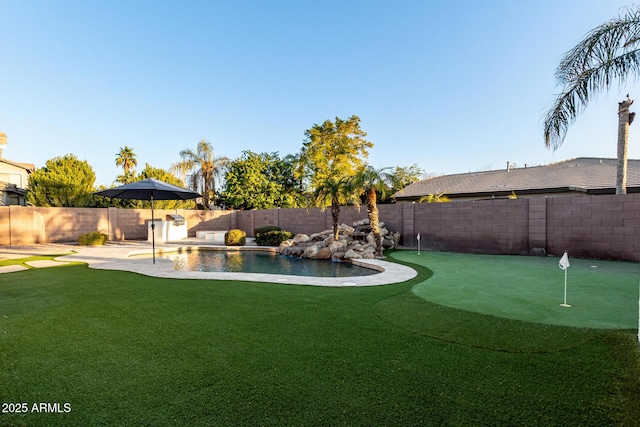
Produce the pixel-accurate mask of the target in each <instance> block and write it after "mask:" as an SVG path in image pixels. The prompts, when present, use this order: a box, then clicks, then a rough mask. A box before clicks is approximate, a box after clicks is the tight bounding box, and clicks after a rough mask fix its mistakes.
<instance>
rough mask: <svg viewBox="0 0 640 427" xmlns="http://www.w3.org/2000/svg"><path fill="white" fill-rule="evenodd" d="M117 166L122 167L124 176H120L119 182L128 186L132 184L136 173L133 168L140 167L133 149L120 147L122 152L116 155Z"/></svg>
mask: <svg viewBox="0 0 640 427" xmlns="http://www.w3.org/2000/svg"><path fill="white" fill-rule="evenodd" d="M116 166H118V167H122V170H123V171H124V174H122V175H119V176H118V178H117V179H116V181H117V182H120V183H122V184H127V183H129V182H132V181H133V180H134V177H135V173H134V171H133V168H134V167H136V166H138V160H136V155H135V153H134V152H133V148H130V147H127V146H126V145H125V146H124V147H120V151H119V152H118V154H116Z"/></svg>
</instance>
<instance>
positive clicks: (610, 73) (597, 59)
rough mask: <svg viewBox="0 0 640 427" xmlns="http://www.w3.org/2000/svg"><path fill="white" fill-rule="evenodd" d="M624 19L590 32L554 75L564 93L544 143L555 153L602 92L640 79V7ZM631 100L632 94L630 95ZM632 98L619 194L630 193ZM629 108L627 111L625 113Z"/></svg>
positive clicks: (623, 124) (621, 141) (624, 118)
mask: <svg viewBox="0 0 640 427" xmlns="http://www.w3.org/2000/svg"><path fill="white" fill-rule="evenodd" d="M624 11H625V12H624V13H622V14H621V15H619V16H618V17H617V18H614V19H612V20H610V21H608V22H605V23H604V24H602V25H600V26H599V27H597V28H595V29H593V30H592V31H591V32H589V33H588V34H587V35H586V36H585V38H584V39H583V40H582V41H581V42H580V43H578V45H577V46H575V47H574V48H573V49H571V50H570V51H568V52H567V53H565V54H564V56H563V57H562V59H561V61H560V64H559V65H558V68H557V69H556V72H555V75H556V79H557V81H558V84H559V85H561V86H562V92H561V93H560V94H559V95H558V96H557V98H556V100H555V102H554V103H553V105H552V106H551V107H550V108H549V110H548V112H547V114H546V116H545V120H544V140H545V145H546V147H547V148H553V149H554V150H555V149H556V148H558V147H559V146H561V145H562V143H563V141H564V138H565V136H566V133H567V130H568V128H569V126H570V125H571V124H572V123H573V122H574V121H575V119H576V117H577V115H578V114H579V113H581V112H582V110H584V108H585V107H586V106H587V104H588V103H589V101H590V100H591V98H592V97H594V96H595V95H596V94H597V93H598V92H601V91H608V90H609V88H610V87H611V84H612V83H613V82H614V81H615V80H617V81H618V82H619V84H620V85H621V86H622V85H623V84H624V83H626V81H627V78H628V77H629V76H630V75H633V76H635V77H636V78H637V77H638V76H640V7H638V6H632V7H627V8H625V9H624ZM627 98H628V96H627ZM631 102H633V101H631V100H630V99H627V101H624V102H622V103H620V111H619V122H620V125H619V127H618V129H619V130H618V178H617V189H616V193H617V194H621V193H625V192H626V189H625V188H624V183H625V182H626V163H627V162H626V150H627V146H628V133H627V132H625V129H626V130H627V131H628V125H629V124H630V123H631V121H632V120H633V115H632V114H633V113H631V114H629V113H628V106H629V105H630V104H631ZM623 104H626V113H625V111H623V109H624V107H625V105H623Z"/></svg>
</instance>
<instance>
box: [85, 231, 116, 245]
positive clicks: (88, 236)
mask: <svg viewBox="0 0 640 427" xmlns="http://www.w3.org/2000/svg"><path fill="white" fill-rule="evenodd" d="M108 238H109V237H108V236H107V235H106V234H104V233H100V232H99V231H90V232H89V233H84V234H81V235H80V236H78V244H79V245H80V246H102V245H104V244H105V242H106V241H107V239H108Z"/></svg>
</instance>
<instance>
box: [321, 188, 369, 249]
mask: <svg viewBox="0 0 640 427" xmlns="http://www.w3.org/2000/svg"><path fill="white" fill-rule="evenodd" d="M355 189H356V187H355V185H354V180H352V179H350V178H349V177H342V178H334V177H329V178H327V179H325V180H324V181H322V182H321V183H320V185H318V187H316V190H315V191H314V193H313V203H314V204H315V206H319V207H321V208H322V210H325V209H326V208H327V206H331V219H332V220H333V240H335V241H337V240H338V238H339V237H340V236H339V229H338V226H339V224H340V205H341V204H345V205H346V204H347V203H349V202H353V203H354V204H356V205H357V204H358V203H359V200H358V197H357V192H356V190H355Z"/></svg>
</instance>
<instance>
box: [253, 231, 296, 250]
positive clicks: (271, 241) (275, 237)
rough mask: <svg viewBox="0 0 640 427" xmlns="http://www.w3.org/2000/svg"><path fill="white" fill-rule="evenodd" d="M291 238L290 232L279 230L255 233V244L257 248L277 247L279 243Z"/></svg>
mask: <svg viewBox="0 0 640 427" xmlns="http://www.w3.org/2000/svg"><path fill="white" fill-rule="evenodd" d="M264 228H266V227H264ZM256 231H257V230H256ZM291 238H293V233H292V232H290V231H286V230H280V229H277V230H269V231H264V232H261V233H256V243H257V244H258V245H259V246H278V245H279V244H280V243H282V242H284V241H285V240H288V239H291Z"/></svg>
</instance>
